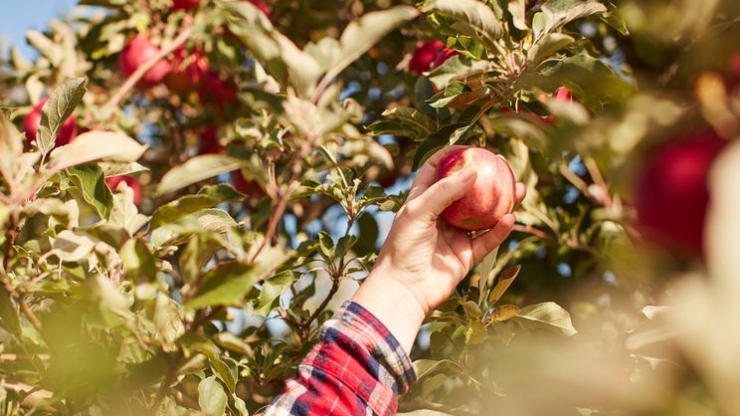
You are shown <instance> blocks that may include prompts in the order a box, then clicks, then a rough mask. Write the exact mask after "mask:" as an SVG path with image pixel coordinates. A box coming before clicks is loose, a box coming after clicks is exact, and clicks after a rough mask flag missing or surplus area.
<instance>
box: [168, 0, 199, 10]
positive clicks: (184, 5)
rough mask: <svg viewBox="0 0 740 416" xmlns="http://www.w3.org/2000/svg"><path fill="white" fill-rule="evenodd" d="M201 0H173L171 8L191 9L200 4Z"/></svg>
mask: <svg viewBox="0 0 740 416" xmlns="http://www.w3.org/2000/svg"><path fill="white" fill-rule="evenodd" d="M201 1H202V0H173V1H172V10H173V11H175V10H192V9H194V8H196V7H198V6H199V5H200V3H201Z"/></svg>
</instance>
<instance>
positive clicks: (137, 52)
mask: <svg viewBox="0 0 740 416" xmlns="http://www.w3.org/2000/svg"><path fill="white" fill-rule="evenodd" d="M159 52H160V50H159V47H157V46H156V45H154V44H153V43H152V42H151V41H150V40H149V38H148V37H147V36H146V35H142V34H139V35H136V36H134V37H133V38H132V39H131V40H130V41H129V43H128V44H126V46H125V47H124V48H123V50H122V51H121V53H120V54H119V55H118V69H119V70H120V71H121V73H122V74H123V75H124V76H125V77H127V78H128V77H130V76H131V74H133V73H134V72H135V71H136V70H137V69H138V68H139V67H140V66H141V65H143V64H144V63H145V62H147V61H148V60H149V59H152V57H154V56H156V55H157V54H158V53H159ZM170 70H172V66H171V65H170V63H169V62H168V61H167V60H165V59H162V60H160V61H158V62H157V63H156V64H154V66H153V67H152V68H151V69H150V70H149V71H147V72H146V74H144V76H143V77H141V79H140V80H139V82H138V83H137V84H136V85H138V86H140V87H147V86H151V85H154V84H156V83H158V82H161V81H162V80H163V79H164V77H165V76H167V74H168V73H169V72H170Z"/></svg>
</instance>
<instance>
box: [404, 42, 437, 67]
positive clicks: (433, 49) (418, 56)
mask: <svg viewBox="0 0 740 416" xmlns="http://www.w3.org/2000/svg"><path fill="white" fill-rule="evenodd" d="M444 48H445V43H444V42H442V41H441V40H439V39H432V40H420V41H419V42H417V43H416V49H415V50H414V53H413V54H412V55H411V60H410V61H409V70H410V71H411V72H416V73H417V74H421V73H422V72H426V71H428V70H429V69H430V68H431V67H432V63H433V62H434V60H435V59H436V58H437V55H439V53H440V52H442V50H443V49H444Z"/></svg>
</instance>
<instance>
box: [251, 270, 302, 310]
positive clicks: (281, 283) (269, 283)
mask: <svg viewBox="0 0 740 416" xmlns="http://www.w3.org/2000/svg"><path fill="white" fill-rule="evenodd" d="M294 281H295V276H294V275H293V272H292V271H290V270H286V271H284V272H281V273H278V274H276V275H275V276H273V277H272V278H271V279H269V280H266V281H265V282H264V283H263V284H262V291H261V292H260V297H259V299H258V300H257V304H256V305H255V306H254V313H255V314H257V315H263V316H267V315H268V314H269V313H270V310H271V309H272V305H273V303H274V302H275V301H276V300H277V299H278V298H280V296H281V295H282V294H283V293H284V292H285V291H286V290H287V289H288V288H289V287H290V285H292V284H293V282H294Z"/></svg>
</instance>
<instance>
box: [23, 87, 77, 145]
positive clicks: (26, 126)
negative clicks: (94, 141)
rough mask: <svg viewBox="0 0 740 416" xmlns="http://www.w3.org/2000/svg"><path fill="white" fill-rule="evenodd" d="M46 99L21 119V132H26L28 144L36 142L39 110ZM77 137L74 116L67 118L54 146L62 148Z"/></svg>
mask: <svg viewBox="0 0 740 416" xmlns="http://www.w3.org/2000/svg"><path fill="white" fill-rule="evenodd" d="M48 99H49V98H48V97H44V98H42V99H41V100H40V101H39V102H38V104H36V106H35V107H34V108H33V109H32V110H31V111H30V112H29V113H28V114H26V116H25V117H24V118H23V131H25V132H26V139H27V140H28V143H31V142H35V141H36V134H37V133H38V131H39V126H40V124H41V109H42V108H43V107H44V104H45V103H46V101H47V100H48ZM75 136H77V123H76V122H75V118H74V116H69V117H67V119H66V120H64V123H62V127H61V128H60V129H59V132H58V133H57V138H56V141H55V142H54V144H55V145H56V146H64V145H65V144H68V143H69V142H70V141H72V139H74V137H75Z"/></svg>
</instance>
